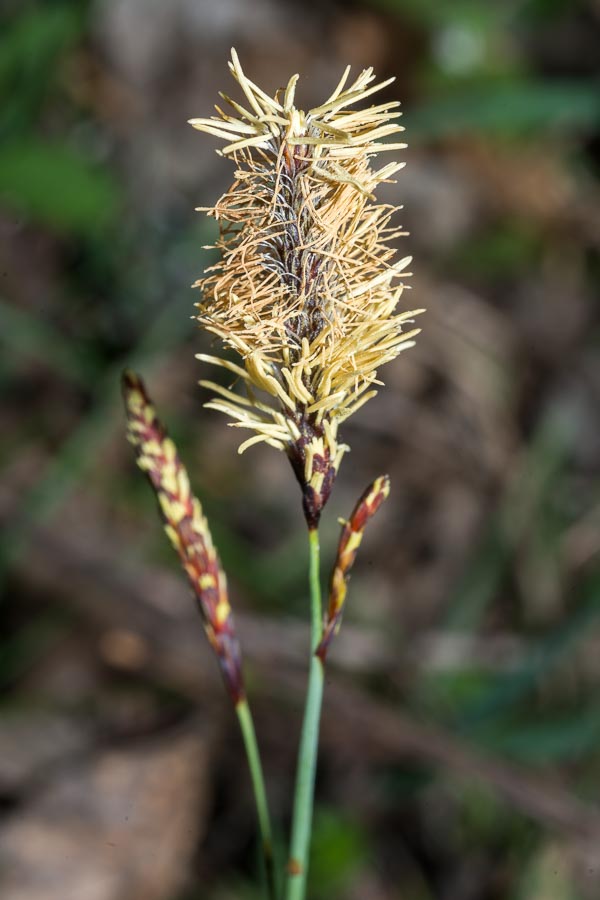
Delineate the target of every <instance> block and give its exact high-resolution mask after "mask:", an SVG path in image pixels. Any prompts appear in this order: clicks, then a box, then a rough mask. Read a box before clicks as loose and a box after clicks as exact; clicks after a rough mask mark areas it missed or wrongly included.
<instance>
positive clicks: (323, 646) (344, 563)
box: [316, 475, 390, 662]
mask: <svg viewBox="0 0 600 900" xmlns="http://www.w3.org/2000/svg"><path fill="white" fill-rule="evenodd" d="M389 493H390V479H389V476H387V475H382V476H380V477H379V478H376V479H375V481H374V482H373V484H370V485H369V487H368V488H367V489H366V491H365V492H364V494H363V495H362V497H361V498H360V500H359V501H358V503H357V504H356V506H355V507H354V511H353V512H352V515H351V516H350V519H349V521H347V522H343V523H342V533H341V535H340V541H339V544H338V551H337V556H336V560H335V564H334V566H333V572H332V573H331V582H330V586H329V608H328V610H327V616H326V618H325V624H324V629H323V638H322V640H321V643H320V644H319V646H318V647H317V650H316V653H317V656H319V657H320V658H321V660H322V661H323V662H325V657H326V656H327V651H328V649H329V645H330V643H331V641H332V640H333V638H334V637H335V635H336V634H337V633H338V631H339V628H340V625H341V623H342V611H343V607H344V601H345V599H346V591H347V589H348V577H349V574H350V570H351V568H352V566H353V565H354V560H355V558H356V553H357V551H358V548H359V547H360V544H361V541H362V539H363V534H364V531H365V528H366V525H367V522H368V521H369V519H370V518H371V517H372V516H374V515H375V513H376V512H377V510H378V509H379V507H380V506H381V504H382V503H383V501H384V500H385V499H386V498H387V497H388V496H389Z"/></svg>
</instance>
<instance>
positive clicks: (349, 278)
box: [190, 51, 422, 528]
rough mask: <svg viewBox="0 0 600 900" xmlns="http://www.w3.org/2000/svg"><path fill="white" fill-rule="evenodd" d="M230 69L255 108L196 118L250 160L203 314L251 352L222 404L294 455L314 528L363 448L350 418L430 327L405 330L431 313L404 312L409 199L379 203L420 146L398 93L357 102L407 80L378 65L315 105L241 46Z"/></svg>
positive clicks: (223, 232)
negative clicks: (402, 205) (265, 81)
mask: <svg viewBox="0 0 600 900" xmlns="http://www.w3.org/2000/svg"><path fill="white" fill-rule="evenodd" d="M230 70H231V73H232V75H233V77H234V78H235V80H236V81H237V82H238V84H239V86H240V88H241V90H242V92H243V94H244V100H243V104H239V103H237V102H236V101H234V100H230V99H229V98H228V97H226V96H225V95H222V96H223V99H224V100H225V101H226V103H227V107H228V108H227V112H224V111H223V110H221V109H220V108H219V107H217V115H215V116H213V117H212V118H199V119H191V120H190V124H191V125H193V127H194V128H197V129H198V130H200V131H204V132H206V133H208V134H211V135H214V136H215V137H218V138H223V139H224V140H225V142H226V144H225V146H224V147H223V149H222V151H220V152H221V153H222V155H225V156H229V157H230V158H232V160H233V162H234V163H235V165H236V172H235V180H234V182H233V184H232V186H231V187H230V189H229V190H228V191H227V192H226V193H225V194H224V196H223V197H221V199H220V200H219V201H218V202H217V204H216V206H215V207H214V208H213V209H210V210H208V214H209V215H211V216H213V217H214V218H215V219H216V220H217V221H218V223H219V228H220V236H219V239H218V241H217V244H216V246H217V248H218V249H219V250H220V251H221V256H222V258H221V261H220V262H218V263H217V264H216V265H214V266H212V267H211V268H210V269H208V270H207V272H206V273H205V275H204V277H203V278H200V279H199V280H198V281H197V282H196V284H195V287H198V288H200V289H201V290H202V298H201V300H200V301H199V302H198V303H197V304H196V305H197V308H198V316H197V318H198V321H199V322H200V324H201V325H202V326H203V327H204V328H205V329H206V330H207V331H209V332H211V333H212V334H214V335H216V336H217V337H219V338H220V339H221V341H222V342H223V343H224V344H225V346H226V347H229V348H231V349H233V350H234V351H235V352H236V353H237V354H238V355H239V356H240V357H241V360H242V366H238V367H237V369H239V370H241V371H242V372H243V374H242V376H241V379H238V381H239V382H240V384H241V388H242V391H243V393H237V392H235V391H234V390H232V389H226V390H225V396H223V391H219V392H218V393H219V395H220V396H218V397H217V398H215V399H214V400H212V401H211V404H210V405H211V407H212V408H214V409H219V410H221V411H222V412H224V413H226V414H227V415H229V416H230V417H231V418H232V419H233V420H234V421H233V422H232V423H231V424H233V425H234V426H235V427H237V428H248V429H250V430H251V431H253V432H255V435H256V439H254V438H250V439H249V440H248V441H245V442H244V443H243V445H242V447H243V448H244V449H245V448H246V447H248V446H250V445H251V444H252V443H257V442H260V441H264V442H265V443H268V444H270V445H271V446H273V447H276V448H278V449H280V450H284V451H285V452H286V453H287V455H288V457H289V459H290V461H291V464H292V467H293V469H294V472H295V474H296V477H297V479H298V481H299V482H300V486H301V488H302V492H303V501H304V512H305V516H306V519H307V522H308V525H309V527H311V528H313V527H316V525H317V524H318V521H319V517H320V514H321V510H322V508H323V506H324V504H325V503H326V501H327V498H328V497H329V493H330V491H331V488H332V485H333V482H334V480H335V477H336V474H337V471H338V468H339V465H340V461H341V459H342V457H343V455H344V453H345V452H346V451H347V450H348V449H349V448H348V447H347V446H346V445H345V444H343V443H341V442H340V441H339V439H338V425H339V424H340V422H342V421H344V419H346V418H348V416H350V415H352V413H353V412H355V411H356V410H357V409H358V408H359V407H360V406H361V405H362V404H363V403H364V402H366V401H367V400H368V399H370V398H371V397H373V396H374V394H375V391H373V390H372V388H373V385H374V384H379V383H380V382H379V381H377V369H378V367H379V366H381V365H383V364H384V363H386V362H389V361H390V360H392V359H394V358H395V357H396V356H397V355H398V354H399V353H400V352H401V351H402V350H405V349H407V348H408V347H411V346H413V341H412V340H410V338H411V337H414V335H415V334H416V333H417V332H418V329H413V330H411V331H409V332H408V333H407V332H404V331H403V328H404V326H405V324H406V323H407V322H410V321H412V319H413V318H414V316H415V315H417V314H418V313H419V312H422V310H411V311H406V312H397V311H396V306H397V304H398V301H399V300H400V297H401V295H402V292H403V289H404V285H403V281H402V279H403V278H404V277H406V276H407V275H409V274H410V273H409V272H408V267H409V265H410V262H411V259H410V257H404V258H403V259H400V260H398V261H394V257H395V250H394V249H393V247H392V246H390V244H391V242H392V241H393V240H394V239H395V238H397V237H399V236H401V235H402V234H403V233H404V232H402V230H401V229H400V228H399V227H397V226H396V225H394V224H391V220H392V216H393V214H394V212H395V209H394V208H393V207H392V206H389V205H386V204H377V203H376V202H375V201H374V193H375V191H376V189H377V187H378V185H380V184H381V183H382V182H389V181H390V180H391V179H392V178H393V176H394V175H395V173H396V172H398V171H399V170H400V169H401V168H402V166H403V165H404V163H393V162H392V163H389V164H387V165H384V166H383V167H381V168H379V169H376V168H374V167H373V166H372V161H373V159H374V158H375V157H376V156H377V155H378V154H379V153H380V152H381V151H384V150H391V149H402V148H404V147H405V146H406V145H405V144H400V143H386V141H385V140H384V138H389V137H390V136H392V135H395V134H397V133H399V132H401V131H402V130H403V129H402V128H401V126H399V125H398V124H397V123H396V121H395V120H396V118H397V117H398V116H399V115H400V114H399V113H398V112H397V110H396V107H397V106H398V103H397V102H396V101H383V102H381V103H379V104H377V105H374V106H370V107H368V108H366V109H361V110H356V109H353V108H352V107H354V106H355V104H357V103H361V102H362V101H364V100H365V99H367V98H369V97H371V96H372V95H373V94H375V93H377V92H378V91H381V90H382V89H383V88H385V87H386V86H387V85H389V84H390V82H391V81H392V80H393V79H389V80H388V81H384V82H381V83H376V82H375V75H374V74H373V70H372V69H365V70H364V71H363V72H361V73H360V74H359V75H358V77H357V78H356V79H355V80H354V81H353V82H350V81H349V69H347V70H346V71H345V73H344V75H343V76H342V79H341V81H340V82H339V84H338V85H337V87H336V88H335V90H334V91H333V93H332V94H331V96H330V97H329V98H328V99H327V100H326V101H325V102H324V103H323V104H321V105H320V106H316V107H314V108H313V109H310V110H309V111H308V112H304V111H303V110H301V109H299V108H297V107H296V106H295V105H294V104H295V95H296V88H297V80H298V76H297V75H293V76H292V78H291V79H290V81H289V83H288V85H287V87H286V88H285V89H283V90H281V91H278V92H277V94H276V95H275V97H273V98H271V97H269V96H268V95H267V94H266V93H265V92H264V91H263V90H262V89H261V88H259V87H258V86H257V85H255V84H254V83H253V82H252V81H250V79H249V78H247V76H246V75H245V74H244V71H243V69H242V67H241V64H240V61H239V59H238V56H237V54H236V53H235V51H232V62H231V63H230ZM205 359H206V360H207V361H208V358H207V357H205ZM211 362H213V363H216V364H217V365H221V366H222V367H224V368H226V369H229V371H233V372H235V371H236V368H234V367H235V365H236V364H235V363H232V362H230V361H229V360H225V359H223V360H219V358H215V357H212V358H211Z"/></svg>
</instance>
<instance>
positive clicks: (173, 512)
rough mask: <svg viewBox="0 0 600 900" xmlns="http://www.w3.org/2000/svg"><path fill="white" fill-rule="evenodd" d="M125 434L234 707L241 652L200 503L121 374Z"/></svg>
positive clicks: (144, 400) (136, 387) (137, 386)
mask: <svg viewBox="0 0 600 900" xmlns="http://www.w3.org/2000/svg"><path fill="white" fill-rule="evenodd" d="M123 398H124V401H125V410H126V413H127V422H128V430H127V437H128V440H129V442H130V443H131V444H133V447H134V449H135V453H136V457H137V464H138V466H139V467H140V469H142V471H143V472H145V473H146V475H147V476H148V480H149V481H150V484H151V485H152V487H153V488H154V491H155V493H156V497H157V500H158V504H159V508H160V511H161V514H162V518H163V520H164V524H165V532H166V533H167V536H168V538H169V540H170V541H171V544H172V545H173V547H174V548H175V550H176V551H177V554H178V556H179V559H180V560H181V564H182V565H183V568H184V569H185V572H186V574H187V576H188V579H189V582H190V584H191V586H192V590H193V592H194V595H195V597H196V600H197V601H198V607H199V609H200V613H201V615H202V619H203V622H204V629H205V631H206V635H207V637H208V640H209V642H210V644H211V646H212V648H213V650H214V651H215V653H216V655H217V658H218V661H219V665H220V667H221V672H222V675H223V678H224V680H225V685H226V687H227V689H228V691H229V693H230V695H231V697H232V699H233V702H234V704H235V705H237V704H238V703H239V702H240V701H241V700H243V698H244V694H245V692H244V684H243V679H242V670H241V655H240V649H239V644H238V640H237V637H236V635H235V630H234V625H233V616H232V613H231V607H230V605H229V599H228V594H227V580H226V578H225V573H224V572H223V569H222V568H221V565H220V562H219V557H218V556H217V552H216V550H215V548H214V546H213V542H212V538H211V534H210V531H209V529H208V523H207V521H206V519H205V517H204V515H203V512H202V507H201V506H200V503H199V501H198V500H197V499H196V497H194V496H193V494H192V492H191V489H190V482H189V479H188V475H187V472H186V470H185V468H184V467H183V464H182V463H181V460H180V459H179V456H178V454H177V450H176V448H175V445H174V443H173V441H172V440H171V439H170V438H169V437H168V436H167V433H166V431H165V429H164V427H163V425H162V424H161V423H160V421H159V420H158V419H157V417H156V413H155V411H154V407H153V406H152V404H151V402H150V399H149V397H148V394H147V393H146V389H145V387H144V383H143V381H142V380H141V378H139V377H138V376H137V375H136V374H135V373H134V372H130V371H126V372H124V374H123Z"/></svg>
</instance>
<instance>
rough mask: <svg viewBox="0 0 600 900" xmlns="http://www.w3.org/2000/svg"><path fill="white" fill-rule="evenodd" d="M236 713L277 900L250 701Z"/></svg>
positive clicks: (241, 704) (267, 868)
mask: <svg viewBox="0 0 600 900" xmlns="http://www.w3.org/2000/svg"><path fill="white" fill-rule="evenodd" d="M235 711H236V713H237V717H238V721H239V723H240V728H241V730H242V737H243V739H244V746H245V748H246V756H247V757H248V768H249V769H250V777H251V779H252V787H253V789H254V799H255V801H256V812H257V815H258V826H259V829H260V836H261V842H262V851H263V858H264V863H265V875H266V879H267V890H268V894H269V900H277V886H276V883H275V861H274V859H273V835H272V832H271V819H270V817H269V806H268V803H267V792H266V790H265V780H264V777H263V771H262V765H261V761H260V754H259V752H258V744H257V742H256V732H255V730H254V722H253V719H252V713H251V712H250V707H249V706H248V701H247V700H246V698H245V697H244V698H242V699H241V700H239V701H238V703H237V705H236V707H235Z"/></svg>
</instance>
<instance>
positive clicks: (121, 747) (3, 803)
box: [0, 0, 600, 900]
mask: <svg viewBox="0 0 600 900" xmlns="http://www.w3.org/2000/svg"><path fill="white" fill-rule="evenodd" d="M0 17H1V23H0V232H1V241H0V342H1V345H2V352H1V355H0V379H1V385H2V407H1V425H0V433H1V435H2V441H1V450H0V452H1V460H2V468H3V477H2V482H1V486H0V517H1V520H2V526H3V543H2V556H1V566H0V579H1V582H2V589H3V594H4V601H3V607H2V623H3V624H2V630H1V635H0V681H1V684H2V708H1V711H0V887H1V892H2V897H3V898H4V900H55V898H56V900H58V898H60V900H71V898H77V900H125V898H127V900H201V898H202V900H205V898H207V900H230V898H231V900H233V898H241V900H257V898H258V897H259V896H261V895H260V893H259V892H258V891H257V888H256V884H257V871H258V862H257V855H256V844H255V823H254V809H253V802H252V796H251V792H250V787H249V781H248V777H247V772H246V766H245V760H244V757H243V751H242V747H241V742H240V739H239V736H238V731H237V723H236V721H235V718H234V716H233V715H232V712H231V710H230V708H229V706H228V702H227V699H226V697H225V694H224V691H223V689H222V686H221V683H220V679H219V675H218V672H217V668H216V665H215V663H214V661H213V659H212V657H211V655H210V653H209V650H208V647H207V645H206V641H205V638H204V635H203V633H202V629H201V625H200V622H199V620H198V618H197V616H196V614H195V612H194V609H193V604H192V602H191V600H190V597H189V595H188V589H187V586H186V583H185V581H184V578H183V576H182V575H181V574H180V572H179V569H178V566H177V563H176V560H175V559H174V556H173V554H172V552H171V550H170V548H169V547H168V546H167V542H166V540H165V539H164V536H163V533H162V529H161V527H160V523H159V519H158V517H157V514H156V510H155V504H154V499H153V497H152V496H151V492H150V490H149V488H148V486H147V484H146V482H145V480H144V478H143V477H142V475H141V473H139V472H138V471H137V470H136V469H135V466H134V463H133V458H132V452H131V449H130V448H129V447H128V445H127V444H126V442H125V439H124V422H123V414H122V410H121V405H120V399H119V376H120V372H121V370H122V369H123V367H124V366H125V365H128V366H132V367H135V368H136V369H137V370H138V371H140V372H141V373H142V374H143V376H144V377H145V379H146V381H147V384H148V387H149V390H150V392H151V393H152V395H153V396H154V399H155V401H156V404H157V406H158V408H159V410H160V413H161V416H162V418H163V419H164V420H165V421H166V423H167V424H168V426H169V428H170V430H171V433H172V435H173V436H174V438H175V439H176V441H177V443H178V445H179V448H180V451H181V453H182V456H183V458H184V459H185V461H186V462H187V465H188V467H189V470H190V473H191V475H192V478H193V482H194V486H195V488H196V491H197V493H198V495H199V496H200V497H201V498H202V501H203V503H204V504H205V508H206V510H207V513H208V516H209V520H210V523H211V526H212V530H213V534H214V536H215V540H216V542H217V545H218V547H219V549H220V552H221V555H222V558H223V561H224V564H225V567H226V570H227V572H228V575H229V579H230V583H231V591H232V597H233V602H234V606H235V610H236V613H237V621H238V626H239V630H240V634H241V637H242V642H243V647H244V652H245V660H246V671H247V677H248V681H249V685H250V689H251V696H252V700H253V706H254V710H255V715H256V721H257V728H258V732H259V738H260V742H261V746H262V750H263V754H264V762H265V767H266V771H267V776H268V784H269V791H270V795H271V800H272V806H273V812H274V814H275V818H276V820H277V821H278V822H279V823H282V824H283V826H285V825H286V824H287V823H288V821H289V815H290V806H289V803H290V794H291V788H292V781H293V773H294V765H295V753H296V745H297V739H298V733H299V728H300V719H301V709H302V693H303V685H304V676H305V655H306V645H307V640H308V635H307V631H306V626H305V623H306V619H307V588H306V575H305V572H306V547H305V534H304V530H303V521H302V516H301V512H300V503H299V491H298V488H297V485H296V484H295V481H294V479H293V477H292V474H291V470H290V469H289V466H288V463H287V461H286V459H285V458H284V456H283V454H277V453H276V452H275V451H274V450H271V449H269V448H265V447H263V446H260V447H257V448H252V449H251V450H249V451H248V453H247V454H246V455H244V456H243V457H242V458H240V457H238V455H237V453H236V448H237V444H238V439H239V433H238V432H236V431H232V430H231V429H228V428H227V427H226V420H225V418H224V417H223V416H221V415H219V414H218V413H214V412H211V411H208V410H204V409H203V408H202V403H203V401H205V400H206V399H208V397H207V395H206V393H205V392H204V391H203V390H202V389H201V388H199V387H197V385H196V382H197V381H198V379H199V378H201V377H206V370H205V369H204V368H203V366H202V365H201V364H200V363H198V362H197V361H196V360H195V359H194V353H196V352H199V351H201V350H207V349H208V347H209V344H208V342H207V341H206V338H205V337H204V336H203V335H202V334H200V333H199V331H198V330H197V329H196V327H195V325H194V323H193V322H192V321H191V318H190V317H191V315H192V313H193V306H192V304H193V302H194V300H195V296H194V292H193V291H192V290H191V289H190V285H191V283H192V282H193V281H194V280H195V279H196V278H197V277H198V276H199V274H200V273H201V272H202V270H203V269H204V267H205V266H206V265H208V264H210V263H211V262H212V261H213V259H214V257H213V256H211V253H210V252H208V251H206V250H204V249H203V245H205V244H207V243H210V242H211V239H212V238H213V237H214V230H213V223H211V222H210V221H208V220H207V219H206V218H205V217H203V216H202V214H200V213H196V212H194V208H195V207H197V206H206V205H210V204H212V203H213V202H214V201H215V200H216V199H217V197H218V196H219V195H220V193H221V192H222V191H223V190H224V189H225V188H226V187H227V185H228V183H229V181H230V179H231V174H232V170H231V166H230V164H229V163H228V162H226V161H225V160H223V159H220V158H219V157H218V156H217V155H216V154H215V153H214V150H215V149H216V147H217V146H219V141H217V140H216V139H215V140H214V141H213V140H212V139H211V138H209V137H206V136H204V135H200V134H198V133H196V132H194V131H193V130H192V129H191V128H190V127H189V126H188V125H187V124H186V120H187V119H188V118H190V117H192V116H207V115H209V114H210V111H211V109H212V104H213V103H214V102H215V100H217V91H218V90H225V91H227V92H229V91H230V90H231V91H233V90H234V88H233V87H232V82H231V79H230V76H229V74H228V71H227V58H228V54H229V48H230V47H231V45H235V46H236V48H237V50H238V52H239V53H240V57H241V59H242V63H243V65H244V67H245V70H246V72H247V73H248V75H249V76H250V77H251V78H252V79H253V80H255V81H256V82H257V83H258V84H259V85H261V86H262V87H263V88H265V89H267V90H268V91H269V92H274V91H275V90H276V89H277V87H279V86H281V85H283V84H285V83H286V82H287V79H288V78H289V76H290V75H291V74H292V73H294V72H300V73H302V79H301V82H300V86H299V92H298V97H299V103H300V104H301V105H302V106H304V107H305V108H308V107H310V106H311V105H315V104H316V103H318V102H320V101H321V100H322V99H323V98H324V97H326V96H327V95H328V94H329V93H330V91H331V90H332V88H333V86H334V85H335V84H336V83H337V80H338V78H339V76H340V73H341V71H342V70H343V68H344V66H345V65H346V64H347V63H351V64H352V65H353V67H355V71H356V69H360V68H361V67H365V66H371V65H372V66H374V67H375V69H376V72H377V74H378V75H379V76H380V77H381V78H387V77H389V76H391V75H396V76H397V80H396V82H395V83H394V84H393V85H392V86H391V87H390V88H388V89H387V91H386V97H388V98H397V99H400V100H402V102H403V109H404V120H403V121H404V124H405V126H406V129H407V132H406V137H407V140H408V142H409V149H408V150H407V151H406V153H405V158H406V160H407V167H406V169H405V170H404V171H403V172H402V173H400V176H399V180H398V184H397V185H391V186H387V187H386V189H385V191H384V193H383V197H384V199H385V200H386V201H388V202H393V203H399V204H403V205H404V210H403V212H402V214H401V215H402V217H403V218H402V221H403V224H404V225H406V227H407V229H408V230H409V231H410V237H407V238H404V240H403V242H402V248H401V252H402V254H407V253H411V254H412V255H413V256H414V258H415V262H414V264H413V270H414V272H415V276H414V278H413V279H412V288H411V292H410V294H407V295H405V296H406V297H407V300H406V304H407V306H408V305H410V306H412V307H414V306H418V307H421V306H424V307H427V310H428V312H427V314H426V315H425V316H423V317H422V320H421V322H420V323H419V324H421V325H422V327H423V334H422V336H421V337H420V338H419V340H418V343H417V346H416V348H415V349H413V350H411V351H410V352H409V353H407V354H406V355H403V356H402V357H401V358H400V359H399V360H397V361H396V362H395V363H393V364H391V365H389V366H387V367H386V369H385V371H384V372H382V375H383V377H384V379H385V381H386V384H387V387H386V389H385V390H383V391H382V392H381V393H380V395H379V396H378V397H377V399H375V400H374V401H372V402H371V403H370V404H369V405H368V406H366V407H365V408H363V410H362V411H361V412H360V413H359V414H357V415H356V416H354V417H353V418H352V420H351V421H350V422H349V423H348V425H347V427H346V428H345V429H344V438H345V439H346V440H347V441H348V442H349V443H350V444H351V446H352V453H351V455H350V456H349V457H347V458H346V459H345V460H344V463H343V466H342V469H341V473H340V476H339V479H338V482H337V486H336V489H335V491H334V493H333V496H332V499H331V501H330V503H329V506H328V508H327V510H326V515H325V517H324V525H323V538H322V543H323V550H324V559H325V573H326V572H327V571H328V569H329V567H330V565H331V560H332V555H333V553H334V549H335V542H336V539H337V533H338V530H339V526H338V525H337V523H336V518H337V517H338V516H343V515H347V514H348V513H349V511H350V510H351V508H352V506H353V504H354V502H355V499H356V498H357V496H358V494H359V493H360V492H361V491H362V490H363V488H364V487H365V486H366V484H367V483H369V482H370V481H371V480H372V479H373V478H374V477H375V476H376V475H378V474H380V473H381V472H386V471H387V472H389V473H390V475H391V477H392V485H393V493H392V497H391V499H390V500H389V501H388V503H387V504H386V505H385V506H384V507H383V508H382V510H381V512H380V513H379V515H378V517H377V519H376V520H375V521H374V522H373V523H372V525H371V526H370V529H369V531H368V532H367V537H366V539H365V542H364V544H363V547H362V548H361V551H360V554H359V559H358V561H357V565H356V569H355V572H354V575H353V577H352V584H351V591H350V595H349V604H348V608H347V613H346V617H345V623H344V628H343V629H342V633H341V635H340V637H339V640H338V641H337V642H336V644H335V646H334V649H333V650H332V652H331V662H330V667H329V677H328V690H327V701H326V706H325V712H324V722H323V740H322V746H321V754H320V763H319V779H318V786H317V809H316V822H315V838H314V854H313V860H312V877H311V893H310V897H311V900H322V898H326V897H327V898H332V897H333V898H336V900H337V898H339V900H594V898H598V896H600V851H599V849H598V848H599V847H600V811H599V810H598V799H599V794H600V702H599V700H598V684H599V679H600V632H599V630H598V625H599V624H600V570H599V567H598V549H599V547H600V506H599V499H600V494H599V486H600V481H599V476H600V455H599V451H600V357H599V355H598V343H599V335H600V332H599V320H598V309H597V295H596V286H597V280H598V272H599V259H598V248H599V246H600V187H599V183H598V174H599V162H600V90H599V86H600V80H599V79H600V4H599V3H598V0H570V2H569V0H503V2H501V3H500V2H499V3H492V2H490V3H484V2H477V0H356V2H353V3H344V2H341V0H326V2H319V3H318V2H316V0H313V2H306V3H302V4H301V3H300V2H298V0H252V2H250V0H219V2H213V0H171V2H169V3H165V2H161V0H103V2H100V0H98V2H89V0H71V2H68V3H67V2H46V3H42V2H38V3H36V2H31V0H19V2H17V0H4V3H3V4H2V12H1V13H0ZM210 377H213V373H212V372H211V373H210ZM282 847H283V830H282Z"/></svg>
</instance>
